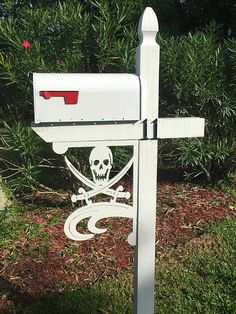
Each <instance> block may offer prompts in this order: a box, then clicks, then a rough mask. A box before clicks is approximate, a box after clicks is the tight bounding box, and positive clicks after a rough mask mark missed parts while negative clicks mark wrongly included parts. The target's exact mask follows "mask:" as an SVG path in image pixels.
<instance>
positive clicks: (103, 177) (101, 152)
mask: <svg viewBox="0 0 236 314" xmlns="http://www.w3.org/2000/svg"><path fill="white" fill-rule="evenodd" d="M89 163H90V169H91V172H92V175H93V181H94V183H95V184H96V185H97V186H102V185H104V184H105V183H106V182H108V180H109V175H110V171H111V168H112V164H113V156H112V152H111V150H110V148H108V147H107V146H96V147H94V149H93V150H92V151H91V153H90V156H89Z"/></svg>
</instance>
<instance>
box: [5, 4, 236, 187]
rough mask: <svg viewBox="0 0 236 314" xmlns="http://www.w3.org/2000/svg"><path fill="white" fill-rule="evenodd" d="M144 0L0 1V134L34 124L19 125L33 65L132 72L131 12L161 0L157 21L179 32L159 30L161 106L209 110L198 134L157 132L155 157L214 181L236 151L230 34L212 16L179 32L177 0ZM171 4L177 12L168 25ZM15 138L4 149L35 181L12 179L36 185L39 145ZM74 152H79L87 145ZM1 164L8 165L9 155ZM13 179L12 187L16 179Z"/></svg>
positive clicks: (166, 110) (27, 113)
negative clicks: (168, 137) (162, 136)
mask: <svg viewBox="0 0 236 314" xmlns="http://www.w3.org/2000/svg"><path fill="white" fill-rule="evenodd" d="M149 2H150V3H149ZM149 2H148V3H147V2H145V1H141V0H139V1H125V0H124V1H123V0H122V1H108V0H102V1H97V0H86V1H84V2H80V1H61V2H59V1H49V0H48V1H40V2H39V1H32V2H31V3H30V2H28V1H22V2H18V1H16V2H15V1H4V3H3V4H1V5H0V13H1V16H2V18H1V19H0V93H1V96H2V97H1V107H0V116H1V120H2V121H5V122H6V123H7V124H8V126H5V127H4V126H3V125H2V129H1V131H0V137H1V141H2V142H4V139H5V136H6V132H9V130H10V129H12V130H15V131H14V132H16V134H18V133H17V132H20V133H21V132H23V133H25V134H31V133H32V132H31V133H30V131H29V130H28V129H24V128H25V125H28V126H29V122H30V121H32V120H33V97H32V94H33V93H32V81H31V80H32V75H31V73H32V72H134V71H135V48H136V46H137V45H138V36H137V31H136V28H137V22H138V18H139V16H140V13H141V12H142V10H143V9H144V7H145V6H146V5H148V4H150V5H153V6H154V8H158V10H157V15H158V16H159V17H160V18H159V21H160V23H161V25H160V28H161V29H162V25H163V31H164V32H165V33H166V34H170V33H172V34H175V36H172V37H170V36H169V35H164V34H163V32H162V33H161V36H159V37H158V42H159V44H160V46H161V68H160V114H161V116H200V117H203V118H205V119H206V136H205V138H204V139H194V140H176V141H171V142H169V141H168V142H167V141H162V142H161V141H160V142H161V143H160V148H161V150H160V151H161V155H160V160H161V163H160V165H161V166H163V167H169V166H171V167H181V168H182V169H184V170H185V171H186V177H187V178H188V177H193V176H198V175H200V174H204V175H205V178H206V179H207V180H208V181H212V180H213V179H215V178H218V177H222V176H224V175H228V174H229V173H230V172H231V171H232V170H233V169H234V167H235V158H236V157H235V151H236V150H235V146H236V145H235V126H234V122H235V111H236V101H235V99H236V95H235V93H236V92H235V79H236V75H235V73H236V71H235V70H236V58H235V52H236V40H235V39H234V38H231V39H223V38H222V34H221V32H220V28H219V27H217V26H216V25H215V24H214V23H212V24H211V25H210V26H209V27H207V28H206V29H205V30H204V31H197V32H195V33H189V34H185V35H182V36H176V35H177V34H179V32H180V28H181V25H180V24H181V23H179V19H180V18H181V14H180V15H179V13H178V12H179V7H178V5H176V3H175V5H174V1H173V0H168V1H165V2H163V1H161V0H159V1H156V2H155V1H149ZM168 12H171V14H173V15H175V16H177V18H175V19H173V21H172V22H171V24H170V25H169V28H168V23H167V22H168V21H169V18H168V19H167V17H168ZM174 13H176V14H174ZM165 17H166V18H165ZM24 41H28V42H29V43H30V47H29V48H25V47H23V46H22V43H23V42H24ZM22 121H24V122H25V123H26V124H23V123H21V124H20V130H19V124H15V122H22ZM23 130H24V131H23ZM14 132H13V133H14ZM13 133H11V134H12V135H14V134H13ZM28 140H32V141H33V143H30V142H27V143H28V144H27V145H29V147H31V146H34V148H35V149H36V146H37V145H39V146H40V147H41V148H40V158H45V159H47V160H50V158H52V153H50V152H49V149H48V148H45V145H44V144H43V143H42V141H40V140H39V139H38V138H37V137H36V136H33V135H32V134H31V135H30V136H29V138H28ZM13 141H14V137H13ZM38 142H40V143H38ZM36 143H37V145H36ZM18 144H19V143H18V142H17V141H16V142H15V143H14V145H15V146H14V149H13V150H8V149H7V147H6V146H4V145H2V148H1V154H2V155H4V154H8V157H7V158H8V160H9V161H11V159H12V162H14V161H15V151H17V152H21V154H23V155H24V162H23V163H24V171H23V170H22V171H21V172H18V173H17V177H18V179H19V180H20V178H23V177H24V178H26V177H28V178H31V179H30V180H31V182H30V181H27V183H26V182H25V180H26V179H24V180H23V179H22V180H23V181H22V182H23V184H22V185H20V184H18V188H19V189H20V187H21V186H25V185H27V186H33V185H32V184H33V183H32V182H33V181H34V180H36V181H37V182H38V181H40V180H44V179H43V172H42V170H41V169H40V170H39V168H38V165H39V164H40V162H41V161H39V159H38V151H37V149H39V148H37V149H36V150H33V152H32V155H30V154H28V153H26V152H28V147H24V148H23V147H21V146H19V148H17V147H16V145H18ZM19 145H20V144H19ZM4 150H5V151H4ZM117 153H118V155H119V157H120V159H121V160H122V159H124V160H126V159H128V157H127V152H126V151H123V152H122V150H120V149H118V150H117ZM34 154H35V156H34V159H33V155H34ZM26 156H27V157H26ZM78 156H79V158H81V160H82V161H83V160H85V156H84V155H83V154H79V155H78ZM4 158H5V157H4ZM17 158H18V157H17ZM20 158H22V156H21V155H20ZM27 158H29V160H28V159H27ZM53 158H54V159H55V160H57V162H56V167H62V168H64V164H62V158H59V157H56V156H55V155H53ZM18 160H19V159H18ZM165 160H166V161H165ZM35 161H36V162H35ZM167 162H168V164H167ZM21 163H22V161H21ZM81 163H82V162H81V161H80V168H81V169H82V168H84V166H83V165H82V164H81ZM27 164H30V167H29V166H27ZM118 164H119V162H118V163H117V165H118ZM32 165H33V166H32ZM2 167H3V169H2V170H4V171H5V170H6V163H5V164H4V165H3V166H2V164H1V168H2ZM85 168H86V167H85ZM38 172H39V173H40V175H39V174H38ZM5 173H6V172H5ZM24 173H27V175H26V174H25V175H24ZM41 174H42V175H41ZM6 177H8V180H9V182H10V181H11V182H12V181H13V180H15V178H16V176H15V175H13V176H12V175H11V174H10V175H7V176H6ZM32 179H33V181H32ZM27 180H28V179H27ZM19 182H20V181H19ZM56 182H58V180H57V181H56ZM12 184H13V186H14V189H15V187H16V185H15V183H12ZM57 185H58V184H57ZM59 185H60V184H59Z"/></svg>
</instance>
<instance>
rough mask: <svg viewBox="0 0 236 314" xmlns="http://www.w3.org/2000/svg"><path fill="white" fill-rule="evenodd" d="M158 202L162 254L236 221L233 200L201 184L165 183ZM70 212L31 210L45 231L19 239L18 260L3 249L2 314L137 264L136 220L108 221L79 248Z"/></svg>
mask: <svg viewBox="0 0 236 314" xmlns="http://www.w3.org/2000/svg"><path fill="white" fill-rule="evenodd" d="M157 201H158V209H157V210H158V216H157V241H156V243H157V245H156V250H157V253H163V252H166V250H168V249H171V248H176V247H178V246H180V245H183V244H185V243H187V242H189V241H190V240H191V239H194V238H198V237H200V236H201V235H202V234H204V232H205V228H206V226H208V225H209V224H211V223H213V222H214V221H216V220H220V219H223V218H225V217H227V216H233V215H234V216H235V211H234V210H232V206H231V204H232V203H233V200H232V198H231V197H230V196H229V195H226V194H224V193H223V192H222V191H218V190H214V189H209V188H207V189H206V188H204V187H201V186H198V185H190V184H185V183H183V184H180V183H176V184H169V183H161V184H159V186H158V190H157ZM70 212H71V210H70V209H69V208H68V209H63V210H62V209H44V210H41V211H38V210H36V211H35V210H34V211H29V212H28V213H27V221H28V223H29V225H30V224H35V225H39V226H40V228H39V230H38V231H37V233H36V234H35V235H34V236H32V234H30V232H29V231H25V232H23V233H22V235H21V236H20V237H19V238H17V239H15V242H14V245H15V246H16V247H17V251H18V256H17V258H12V251H11V249H9V248H3V249H1V252H0V254H1V258H0V278H1V279H2V282H0V301H1V302H0V310H1V309H2V310H5V308H8V309H10V308H11V306H12V302H13V303H14V302H15V303H17V302H18V301H19V299H21V302H26V303H28V302H32V300H36V299H39V298H41V297H43V296H45V295H48V294H49V293H51V292H54V291H64V290H66V289H69V288H70V289H71V288H72V287H77V286H80V285H91V284H93V283H94V282H96V281H98V280H100V279H101V278H104V277H107V276H110V275H112V274H114V273H116V272H117V271H118V270H121V269H127V268H128V267H130V266H132V265H133V256H134V249H133V248H132V247H130V246H129V245H128V243H127V236H128V235H129V233H130V232H131V231H132V222H131V221H130V220H128V219H124V218H116V219H103V221H101V223H100V225H103V226H105V227H106V228H108V231H107V232H106V233H104V234H101V235H97V236H95V237H94V238H93V239H91V240H89V241H84V242H78V243H77V242H74V241H72V240H69V239H67V238H66V237H65V235H64V232H63V224H64V221H65V219H66V217H67V216H68V215H69V213H70ZM22 295H24V298H23V299H22V298H21V296H22Z"/></svg>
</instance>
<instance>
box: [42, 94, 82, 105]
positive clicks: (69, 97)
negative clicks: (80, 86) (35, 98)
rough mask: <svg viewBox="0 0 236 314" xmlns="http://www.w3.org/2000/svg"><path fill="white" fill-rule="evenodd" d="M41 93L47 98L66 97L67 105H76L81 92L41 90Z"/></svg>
mask: <svg viewBox="0 0 236 314" xmlns="http://www.w3.org/2000/svg"><path fill="white" fill-rule="evenodd" d="M39 95H40V96H42V97H44V98H45V99H50V98H51V97H64V101H65V104H66V105H76V104H77V103H78V98H79V92H78V91H73V92H72V91H63V92H62V91H41V92H39Z"/></svg>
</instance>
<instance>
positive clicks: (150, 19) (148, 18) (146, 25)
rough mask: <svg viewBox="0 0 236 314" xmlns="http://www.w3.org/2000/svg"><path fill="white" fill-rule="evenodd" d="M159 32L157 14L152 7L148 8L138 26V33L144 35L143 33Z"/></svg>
mask: <svg viewBox="0 0 236 314" xmlns="http://www.w3.org/2000/svg"><path fill="white" fill-rule="evenodd" d="M158 30H159V25H158V20H157V16H156V13H155V12H154V10H153V9H152V8H151V7H147V8H146V9H145V10H144V12H143V14H142V16H141V18H140V20H139V25H138V32H139V34H140V33H143V32H156V33H157V32H158Z"/></svg>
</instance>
